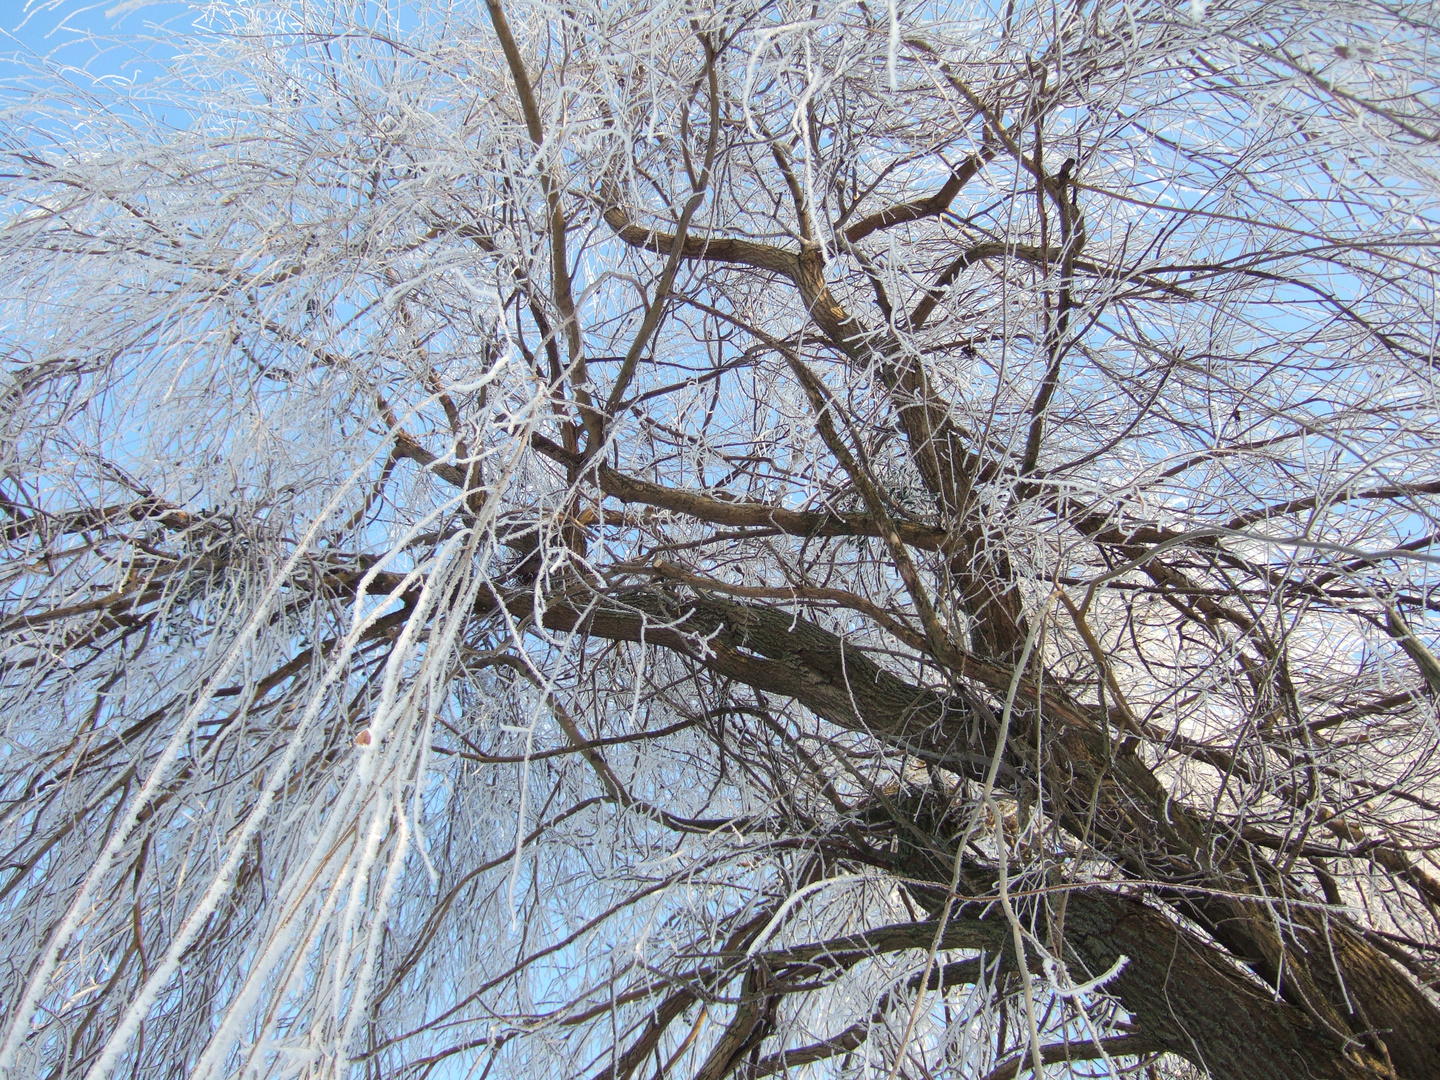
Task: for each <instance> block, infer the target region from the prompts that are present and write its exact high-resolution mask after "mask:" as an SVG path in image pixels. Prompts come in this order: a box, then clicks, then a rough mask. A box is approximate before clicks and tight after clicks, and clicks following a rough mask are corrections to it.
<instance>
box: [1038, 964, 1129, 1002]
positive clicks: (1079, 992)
mask: <svg viewBox="0 0 1440 1080" xmlns="http://www.w3.org/2000/svg"><path fill="white" fill-rule="evenodd" d="M1128 963H1130V957H1128V956H1126V955H1125V954H1124V953H1121V954H1120V955H1119V956H1117V957H1116V958H1115V962H1114V963H1113V964H1111V965H1110V966H1109V967H1108V968H1106V969H1105V971H1103V972H1101V973H1100V974H1099V975H1097V976H1096V977H1095V978H1093V979H1091V980H1090V981H1089V982H1083V983H1074V984H1071V985H1069V986H1067V985H1065V982H1066V981H1068V976H1067V977H1066V979H1061V977H1060V973H1059V970H1058V966H1057V965H1056V963H1055V959H1054V958H1053V957H1050V956H1046V957H1042V958H1041V960H1040V964H1041V966H1042V967H1043V968H1044V970H1045V989H1046V990H1048V991H1049V992H1050V993H1052V994H1054V995H1055V996H1056V997H1063V998H1070V999H1079V998H1084V997H1086V996H1087V995H1089V994H1093V993H1094V992H1095V991H1096V990H1099V989H1100V988H1101V987H1103V986H1104V985H1105V984H1106V983H1108V982H1109V981H1110V980H1111V979H1113V978H1115V976H1116V975H1119V974H1120V972H1122V971H1124V970H1125V965H1126V964H1128Z"/></svg>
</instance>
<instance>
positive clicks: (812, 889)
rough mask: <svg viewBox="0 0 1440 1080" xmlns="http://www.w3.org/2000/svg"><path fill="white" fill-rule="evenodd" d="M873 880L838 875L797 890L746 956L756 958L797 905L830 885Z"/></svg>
mask: <svg viewBox="0 0 1440 1080" xmlns="http://www.w3.org/2000/svg"><path fill="white" fill-rule="evenodd" d="M873 880H874V878H873V877H871V876H870V875H869V874H837V875H836V876H835V877H831V878H822V879H821V880H819V881H812V882H811V883H810V884H809V885H805V886H802V887H801V888H799V889H796V890H795V891H794V892H792V893H791V894H790V895H789V896H787V897H786V898H785V902H784V903H783V904H781V905H780V907H779V908H778V909H776V911H775V914H774V915H772V916H770V921H769V922H767V923H766V924H765V927H764V929H762V930H761V931H760V933H758V934H756V935H755V940H754V941H752V942H751V943H750V947H749V948H747V949H746V950H745V955H746V956H754V955H755V954H756V953H758V952H759V951H760V950H761V949H763V948H764V947H765V943H766V942H767V941H769V940H770V938H771V935H773V934H774V933H775V931H776V929H777V928H778V927H779V926H780V923H781V922H782V921H783V920H784V918H785V916H786V915H787V914H788V913H789V911H790V909H791V908H793V907H794V906H795V905H796V904H798V903H800V901H801V900H804V899H805V898H806V897H807V896H809V895H810V894H812V893H816V892H819V891H820V890H821V889H824V888H826V887H827V886H830V885H848V884H853V883H855V882H868V881H873Z"/></svg>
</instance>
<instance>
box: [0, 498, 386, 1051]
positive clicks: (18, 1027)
mask: <svg viewBox="0 0 1440 1080" xmlns="http://www.w3.org/2000/svg"><path fill="white" fill-rule="evenodd" d="M358 479H359V474H358V473H354V474H352V475H351V478H350V480H349V481H348V482H347V483H345V484H343V485H341V487H340V488H339V490H337V491H336V493H335V494H334V496H332V497H331V499H330V501H329V502H328V503H327V504H326V507H325V510H324V511H323V512H322V513H321V515H320V516H318V517H317V518H316V519H315V522H314V524H312V525H311V526H310V529H309V531H307V532H306V533H305V535H304V537H303V538H302V539H301V542H300V543H299V544H297V545H296V546H295V553H294V554H293V555H291V556H290V558H289V559H288V560H287V561H286V563H285V565H284V566H283V567H281V569H280V572H279V573H278V574H276V575H275V577H274V579H273V580H272V581H271V583H270V586H269V587H268V588H267V589H266V591H265V593H264V595H263V596H262V597H261V602H260V603H259V604H258V605H257V607H256V610H255V612H254V614H252V615H251V616H250V618H249V619H248V620H247V621H246V623H245V627H244V629H243V630H242V631H241V632H240V634H239V635H238V636H237V637H236V640H235V642H234V643H233V644H232V645H231V647H230V650H229V652H228V653H227V654H226V656H225V659H224V661H223V662H222V663H221V665H220V668H219V670H218V671H216V673H215V674H214V675H213V676H211V678H210V680H209V681H208V682H207V683H206V685H205V689H204V691H203V692H202V693H201V695H200V698H199V700H198V701H196V703H195V704H194V705H193V706H192V707H191V709H190V711H189V712H188V713H187V714H186V716H185V719H184V721H183V722H182V723H181V724H180V726H179V727H178V728H177V729H176V731H175V734H174V735H173V736H171V738H170V741H169V742H168V743H167V744H166V746H165V749H164V751H163V752H162V753H161V755H160V757H159V759H158V760H157V761H156V762H155V765H154V767H153V768H152V769H151V770H150V775H149V776H148V777H147V778H146V781H145V785H144V786H143V787H142V788H141V789H140V791H139V792H138V793H137V794H136V795H135V797H134V798H133V799H132V800H131V802H130V805H129V808H128V809H127V811H126V813H125V816H124V817H123V818H122V820H121V823H120V824H119V825H118V826H117V827H116V828H115V830H114V832H113V833H112V835H111V837H110V840H109V842H107V843H106V845H105V847H104V848H103V849H102V850H101V852H100V854H99V856H98V857H97V858H96V860H95V864H94V866H93V867H91V869H90V872H89V873H88V874H87V875H86V876H85V882H84V884H83V885H82V886H81V887H80V891H79V892H78V893H76V895H75V899H74V900H72V901H71V903H70V906H69V907H68V908H67V909H66V912H65V917H64V918H63V919H62V920H61V922H60V925H59V926H57V927H56V928H55V932H54V933H53V934H52V935H51V938H50V943H49V944H48V945H47V946H46V949H45V952H44V954H43V957H42V960H41V963H40V965H39V966H38V967H37V969H36V971H35V973H34V974H33V975H31V976H30V979H29V980H28V982H27V983H26V986H25V994H24V996H23V997H22V998H21V999H20V1004H19V1006H18V1007H17V1008H16V1010H15V1012H14V1015H13V1016H12V1017H11V1020H10V1027H9V1030H8V1031H7V1033H6V1037H5V1043H4V1045H3V1046H0V1076H8V1075H9V1074H10V1069H11V1066H12V1065H13V1064H14V1060H15V1052H16V1050H17V1049H18V1047H19V1045H20V1040H21V1038H22V1037H23V1033H24V1031H25V1029H26V1028H27V1027H28V1026H29V1025H30V1020H31V1017H33V1016H34V1012H35V1005H36V1003H37V1002H38V1001H39V999H40V994H41V992H42V991H43V990H44V988H45V986H46V984H47V983H48V982H49V981H50V976H51V975H52V974H54V971H55V966H56V964H57V962H58V960H59V956H60V953H61V951H62V950H63V949H64V948H65V946H66V945H68V944H69V942H70V937H71V935H72V934H73V933H74V932H75V928H76V924H77V923H78V922H79V919H80V916H81V913H82V912H83V911H84V909H85V908H86V907H87V906H88V905H89V902H90V898H91V896H92V895H93V894H94V891H95V887H96V885H98V884H99V883H100V880H101V879H102V878H103V877H104V876H105V875H106V874H107V873H108V872H109V870H110V867H111V865H112V863H113V862H114V859H115V855H116V853H117V852H118V851H119V850H120V849H121V848H122V847H123V846H124V845H125V842H126V841H127V840H128V839H129V838H130V830H131V829H133V828H134V827H135V824H136V822H137V820H138V818H139V816H140V813H141V812H142V811H143V810H144V808H145V807H146V806H147V805H148V804H149V802H150V800H151V799H152V798H153V797H154V795H155V793H156V791H158V790H159V788H160V785H161V784H162V783H163V782H164V780H165V777H166V775H167V774H168V773H169V771H170V766H171V765H172V764H173V763H174V761H175V759H176V758H177V757H178V756H179V755H180V751H181V750H182V749H183V748H184V747H185V745H186V743H187V742H188V741H189V739H190V733H191V729H192V727H193V726H194V724H195V722H196V721H197V720H198V719H199V718H200V716H201V715H202V714H203V712H204V710H205V708H206V707H207V706H208V705H209V704H210V701H211V699H212V698H213V697H214V694H215V691H216V690H218V689H220V686H221V684H222V683H223V682H224V681H225V680H226V679H227V678H228V677H229V675H230V673H231V672H232V671H233V670H234V669H235V665H236V664H237V663H239V662H240V658H241V656H242V655H243V654H244V649H245V646H246V645H248V644H249V641H250V638H251V637H252V636H253V635H254V633H255V632H256V630H258V629H259V627H260V624H261V623H262V622H263V621H264V619H265V618H266V617H267V616H268V615H269V613H270V605H271V604H272V603H274V601H275V597H276V596H277V595H278V594H279V592H280V589H281V588H282V587H283V586H284V584H285V582H286V581H287V580H288V579H289V577H290V574H291V573H292V572H294V570H295V567H296V566H297V565H298V564H299V562H300V560H301V558H302V557H304V555H305V554H306V552H307V551H308V549H309V546H310V544H311V543H313V542H314V539H315V537H316V535H317V534H318V533H319V532H320V529H321V527H322V526H323V525H324V524H325V523H326V521H328V519H329V517H330V515H331V514H332V513H334V511H335V509H336V508H337V507H339V505H340V503H341V502H342V501H343V500H344V497H345V496H346V495H347V494H348V493H349V491H350V488H351V487H353V486H354V485H355V483H356V482H357V481H358ZM232 860H233V861H232ZM232 860H227V862H226V866H227V868H228V869H229V872H231V873H233V871H234V866H235V865H238V862H239V854H238V853H237V854H236V855H233V856H232ZM212 894H213V895H212ZM218 898H219V895H218V893H216V892H215V890H213V889H212V890H210V891H209V892H207V901H208V903H209V907H208V908H207V911H206V914H207V915H208V913H209V911H210V910H213V905H214V903H215V902H217V901H218ZM186 925H187V926H192V925H193V926H195V927H197V928H198V923H195V921H194V920H193V919H190V920H187V922H186ZM177 955H178V954H177ZM152 981H153V979H152ZM154 993H158V988H156V989H155V990H154V991H153V992H152V993H151V996H150V1000H153V998H154ZM148 1008H149V1005H148V1002H147V1005H146V1009H147V1010H148ZM131 1012H132V1013H133V1012H134V1010H133V1009H132V1010H131ZM135 1022H136V1023H138V1019H137V1020H136V1021H135ZM126 1039H127V1041H128V1035H127V1036H126ZM116 1053H118V1050H117V1051H116ZM110 1060H111V1061H112V1062H113V1055H111V1056H110ZM108 1068H109V1066H108V1065H107V1070H108ZM95 1075H103V1074H95Z"/></svg>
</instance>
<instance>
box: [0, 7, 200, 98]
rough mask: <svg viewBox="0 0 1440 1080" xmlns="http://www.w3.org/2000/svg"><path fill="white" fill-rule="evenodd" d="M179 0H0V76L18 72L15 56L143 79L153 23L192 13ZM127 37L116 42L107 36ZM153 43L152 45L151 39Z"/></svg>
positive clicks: (149, 69) (150, 67)
mask: <svg viewBox="0 0 1440 1080" xmlns="http://www.w3.org/2000/svg"><path fill="white" fill-rule="evenodd" d="M195 10H196V5H194V4H192V3H188V2H184V0H0V80H4V81H8V80H10V79H13V78H15V77H17V76H20V75H22V74H23V62H21V63H17V58H19V57H22V56H29V57H32V58H38V57H47V56H48V57H50V58H51V60H52V61H54V62H57V63H60V64H62V65H64V66H66V67H69V68H71V69H73V70H75V71H77V72H79V71H85V72H88V73H89V74H90V75H91V76H93V77H96V78H102V79H119V80H127V81H142V82H143V81H144V80H145V79H146V78H147V77H150V76H153V75H154V74H155V73H156V72H157V71H158V66H157V64H156V63H155V61H156V60H161V59H164V56H163V54H160V53H152V56H151V58H149V59H147V58H146V57H145V55H144V54H143V52H142V51H141V50H142V49H143V48H144V45H142V44H141V42H140V41H136V40H134V39H136V38H140V39H144V38H147V37H150V36H151V35H150V34H149V33H148V31H149V29H150V28H151V27H153V26H155V25H156V24H159V23H166V22H173V21H175V20H185V19H188V18H191V17H193V13H194V12H195ZM117 37H120V38H126V39H130V40H129V41H127V43H126V44H124V45H117V44H116V43H115V42H114V41H113V40H108V41H107V40H106V39H107V38H109V39H113V38H117ZM152 44H153V43H152Z"/></svg>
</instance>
